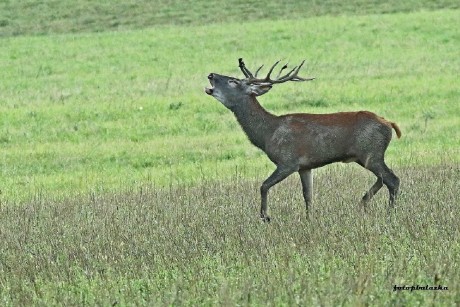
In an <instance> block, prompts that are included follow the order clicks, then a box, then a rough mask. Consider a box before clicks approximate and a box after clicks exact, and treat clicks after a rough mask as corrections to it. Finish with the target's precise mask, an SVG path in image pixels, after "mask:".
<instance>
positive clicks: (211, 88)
mask: <svg viewBox="0 0 460 307" xmlns="http://www.w3.org/2000/svg"><path fill="white" fill-rule="evenodd" d="M213 78H214V76H213V74H209V76H208V79H209V83H210V84H211V87H205V88H204V91H205V92H206V94H208V95H212V93H213V92H214V84H212V79H213Z"/></svg>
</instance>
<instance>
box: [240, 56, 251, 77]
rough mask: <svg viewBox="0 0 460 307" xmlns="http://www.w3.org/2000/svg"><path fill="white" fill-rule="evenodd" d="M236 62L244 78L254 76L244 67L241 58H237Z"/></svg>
mask: <svg viewBox="0 0 460 307" xmlns="http://www.w3.org/2000/svg"><path fill="white" fill-rule="evenodd" d="M238 63H239V67H240V69H241V71H242V72H243V74H244V75H245V76H246V78H254V76H253V74H252V73H251V72H250V71H249V69H247V68H246V65H244V62H243V58H239V59H238Z"/></svg>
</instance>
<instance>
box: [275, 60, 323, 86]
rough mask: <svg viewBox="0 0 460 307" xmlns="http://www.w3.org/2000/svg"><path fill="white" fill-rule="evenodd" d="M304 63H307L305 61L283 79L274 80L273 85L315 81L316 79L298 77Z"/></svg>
mask: <svg viewBox="0 0 460 307" xmlns="http://www.w3.org/2000/svg"><path fill="white" fill-rule="evenodd" d="M304 63H305V60H303V61H302V63H300V65H299V66H296V67H294V68H293V69H292V70H291V71H290V72H289V73H287V74H286V75H284V76H283V77H281V78H278V79H276V80H273V81H272V83H283V82H286V81H311V80H313V79H315V78H302V77H299V76H297V74H298V73H299V71H300V68H302V66H303V64H304Z"/></svg>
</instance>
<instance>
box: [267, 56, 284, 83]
mask: <svg viewBox="0 0 460 307" xmlns="http://www.w3.org/2000/svg"><path fill="white" fill-rule="evenodd" d="M280 61H281V60H279V61H276V62H275V64H273V66H272V68H270V70H269V71H268V74H267V76H266V77H265V81H267V82H272V80H271V79H270V75H271V74H272V72H273V69H275V67H276V65H278V63H279V62H280Z"/></svg>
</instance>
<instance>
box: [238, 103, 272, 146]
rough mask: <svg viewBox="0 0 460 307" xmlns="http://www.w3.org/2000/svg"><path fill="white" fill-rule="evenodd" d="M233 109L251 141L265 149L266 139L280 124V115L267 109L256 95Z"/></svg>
mask: <svg viewBox="0 0 460 307" xmlns="http://www.w3.org/2000/svg"><path fill="white" fill-rule="evenodd" d="M232 111H233V113H234V114H235V116H236V119H237V120H238V123H239V124H240V126H241V128H243V131H244V132H245V133H246V135H247V136H248V138H249V140H250V141H251V143H252V144H254V145H255V146H257V147H259V148H260V149H262V150H264V148H265V143H266V141H267V140H268V139H269V138H270V137H271V136H272V135H273V133H274V131H275V129H276V127H277V126H278V116H275V115H273V114H271V113H270V112H268V111H267V110H265V109H264V108H263V107H262V106H261V105H260V104H259V102H258V101H257V99H256V98H255V97H251V98H250V99H249V100H248V101H247V103H241V104H239V105H238V107H237V108H234V109H233V110H232Z"/></svg>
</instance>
